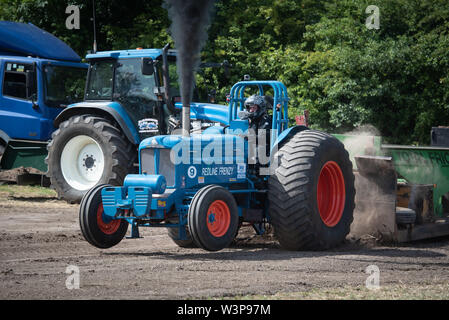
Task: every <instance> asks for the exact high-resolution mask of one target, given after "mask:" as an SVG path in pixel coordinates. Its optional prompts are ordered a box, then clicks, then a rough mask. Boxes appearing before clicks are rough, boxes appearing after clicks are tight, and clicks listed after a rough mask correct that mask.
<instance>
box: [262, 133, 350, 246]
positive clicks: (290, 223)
mask: <svg viewBox="0 0 449 320" xmlns="http://www.w3.org/2000/svg"><path fill="white" fill-rule="evenodd" d="M275 157H276V158H277V159H278V161H279V166H278V168H276V170H275V173H274V174H273V175H272V176H271V177H270V178H269V192H268V198H269V203H270V216H271V222H272V224H273V228H274V232H275V235H276V237H277V239H278V240H279V243H280V244H281V246H282V247H283V248H285V249H288V250H324V249H328V248H331V247H334V246H336V245H338V244H339V243H341V242H342V241H343V240H344V239H345V237H346V236H347V235H348V233H349V230H350V225H351V223H352V220H353V210H354V197H355V189H354V174H353V172H352V163H351V161H350V159H349V155H348V152H347V151H346V150H345V148H344V145H343V144H342V143H341V142H340V141H339V140H337V139H336V138H335V137H333V136H331V135H328V134H325V133H323V132H319V131H313V130H305V131H301V132H298V133H296V134H295V135H294V136H293V137H291V138H290V140H288V141H287V142H286V143H285V144H284V145H282V146H281V147H280V149H279V151H278V152H277V153H276V155H275Z"/></svg>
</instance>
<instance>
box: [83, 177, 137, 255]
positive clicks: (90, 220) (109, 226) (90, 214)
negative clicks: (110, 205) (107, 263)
mask: <svg viewBox="0 0 449 320" xmlns="http://www.w3.org/2000/svg"><path fill="white" fill-rule="evenodd" d="M108 186H110V185H106V184H102V185H99V186H96V187H94V188H92V189H91V190H89V191H88V192H87V193H86V194H85V195H84V196H83V198H82V199H81V204H80V211H79V222H80V227H81V233H82V234H83V236H84V238H85V239H86V240H87V242H89V243H90V244H91V245H93V246H95V247H97V248H100V249H107V248H110V247H113V246H115V245H117V244H118V243H119V242H120V241H121V240H122V239H123V237H124V236H125V234H126V232H127V230H128V222H127V221H126V220H123V219H112V218H110V217H109V216H107V215H105V214H104V210H103V203H102V200H101V190H102V189H103V188H105V187H108Z"/></svg>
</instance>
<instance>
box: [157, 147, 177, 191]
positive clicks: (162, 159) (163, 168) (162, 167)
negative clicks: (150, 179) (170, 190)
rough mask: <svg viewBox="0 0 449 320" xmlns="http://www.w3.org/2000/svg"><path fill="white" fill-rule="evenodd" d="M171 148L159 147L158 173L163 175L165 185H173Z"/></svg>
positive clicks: (173, 171) (173, 168)
mask: <svg viewBox="0 0 449 320" xmlns="http://www.w3.org/2000/svg"><path fill="white" fill-rule="evenodd" d="M170 151H171V149H159V174H161V175H163V176H164V177H165V180H166V181H167V186H168V187H172V186H174V185H175V165H174V164H173V161H171V159H170Z"/></svg>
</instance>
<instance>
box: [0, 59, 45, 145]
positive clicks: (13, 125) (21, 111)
mask: <svg viewBox="0 0 449 320" xmlns="http://www.w3.org/2000/svg"><path fill="white" fill-rule="evenodd" d="M0 72H1V73H0V87H1V95H0V130H1V131H3V132H4V133H6V134H7V135H8V136H9V138H11V139H23V140H41V118H42V110H41V109H40V108H39V106H38V104H37V103H36V101H37V97H38V95H37V68H36V63H31V62H30V63H28V62H27V63H23V62H21V61H18V60H14V59H5V60H3V61H2V64H1V65H0Z"/></svg>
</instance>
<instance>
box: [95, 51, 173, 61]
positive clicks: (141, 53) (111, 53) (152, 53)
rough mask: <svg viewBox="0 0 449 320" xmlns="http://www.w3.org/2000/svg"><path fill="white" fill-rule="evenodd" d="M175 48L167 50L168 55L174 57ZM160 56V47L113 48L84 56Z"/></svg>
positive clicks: (115, 57) (99, 57)
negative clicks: (112, 49)
mask: <svg viewBox="0 0 449 320" xmlns="http://www.w3.org/2000/svg"><path fill="white" fill-rule="evenodd" d="M176 54H177V52H176V50H168V56H169V57H176ZM161 56H162V49H134V50H114V51H98V52H96V53H91V54H88V55H87V56H86V59H88V60H93V59H124V58H152V59H153V60H156V59H158V58H159V57H161Z"/></svg>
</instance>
